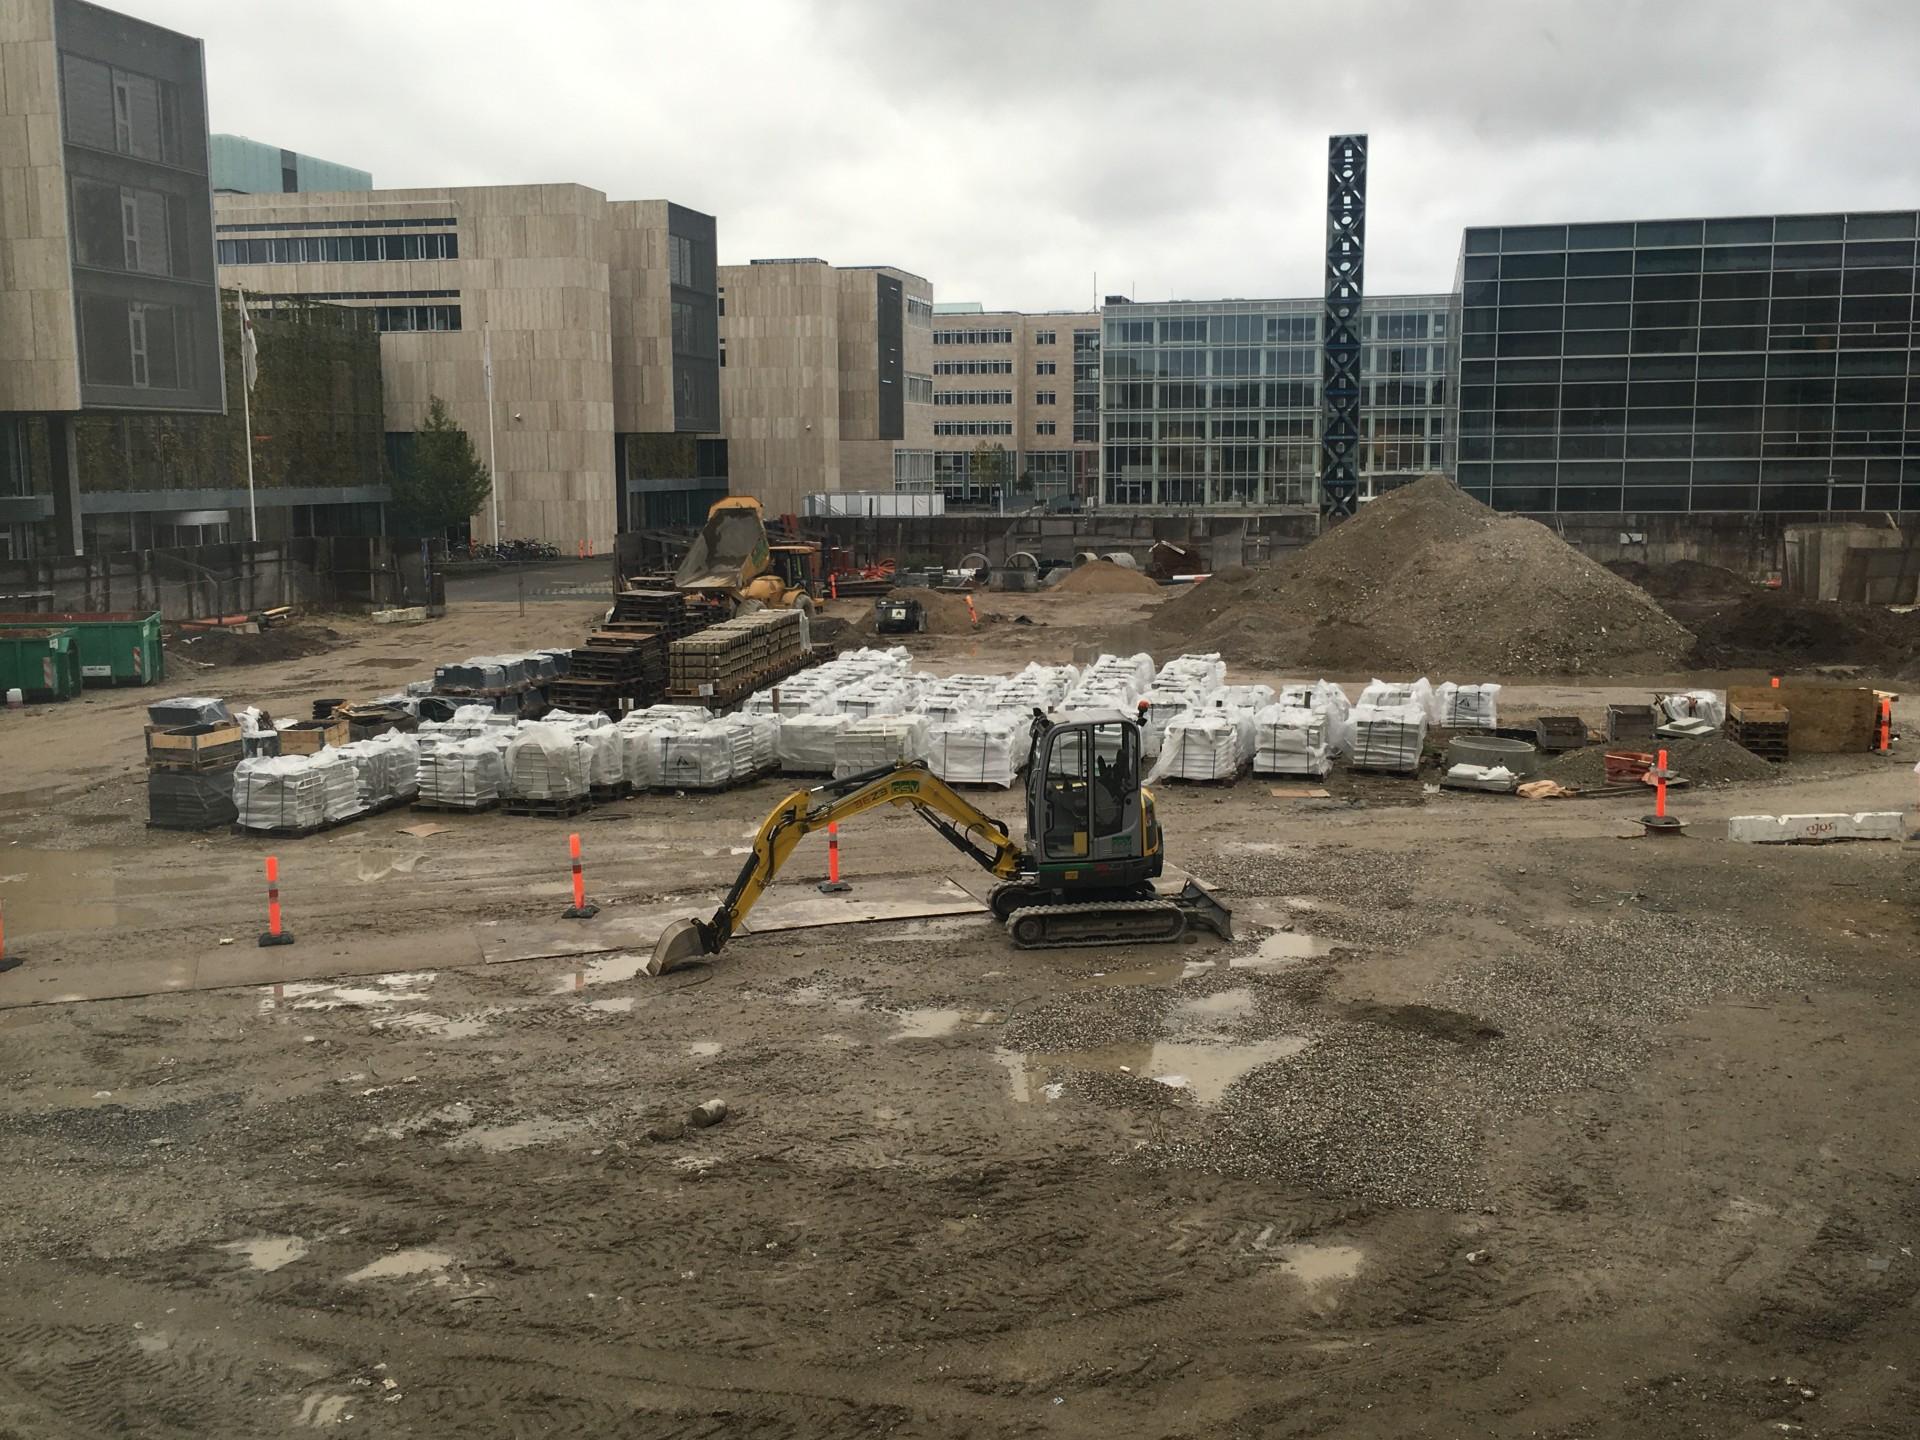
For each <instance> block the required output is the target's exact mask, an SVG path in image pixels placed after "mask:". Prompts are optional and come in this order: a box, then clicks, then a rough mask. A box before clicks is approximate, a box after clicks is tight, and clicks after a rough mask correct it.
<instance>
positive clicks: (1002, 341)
mask: <svg viewBox="0 0 1920 1440" xmlns="http://www.w3.org/2000/svg"><path fill="white" fill-rule="evenodd" d="M933 343H934V344H936V345H1011V344H1012V343H1013V331H1011V330H936V331H934V332H933Z"/></svg>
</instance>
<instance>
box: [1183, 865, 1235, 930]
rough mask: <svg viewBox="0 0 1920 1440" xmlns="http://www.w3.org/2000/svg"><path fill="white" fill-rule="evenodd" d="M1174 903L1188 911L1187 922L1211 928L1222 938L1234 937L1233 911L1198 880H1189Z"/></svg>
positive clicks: (1207, 928)
mask: <svg viewBox="0 0 1920 1440" xmlns="http://www.w3.org/2000/svg"><path fill="white" fill-rule="evenodd" d="M1174 904H1176V905H1178V906H1179V907H1180V908H1181V909H1182V910H1184V911H1186V912H1187V924H1188V925H1198V926H1200V927H1201V928H1202V929H1205V930H1211V931H1213V933H1214V934H1216V935H1218V936H1219V937H1220V938H1221V939H1222V940H1231V939H1233V912H1232V911H1231V910H1229V909H1228V908H1227V907H1226V906H1224V905H1222V904H1221V903H1220V902H1219V901H1218V900H1216V899H1215V898H1214V897H1213V894H1212V892H1211V891H1209V890H1208V889H1207V887H1206V886H1204V885H1202V884H1201V883H1200V882H1199V881H1198V880H1189V881H1187V883H1186V885H1185V886H1184V887H1183V888H1182V889H1181V891H1180V893H1179V894H1178V895H1176V896H1175V897H1174Z"/></svg>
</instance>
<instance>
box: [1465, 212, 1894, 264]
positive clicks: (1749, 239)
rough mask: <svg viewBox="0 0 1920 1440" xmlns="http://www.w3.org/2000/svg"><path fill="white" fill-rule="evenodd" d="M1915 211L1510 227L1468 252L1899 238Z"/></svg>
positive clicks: (1484, 235) (1469, 239)
mask: <svg viewBox="0 0 1920 1440" xmlns="http://www.w3.org/2000/svg"><path fill="white" fill-rule="evenodd" d="M1915 221H1916V215H1915V212H1914V211H1911V210H1883V211H1873V212H1868V213H1864V214H1858V215H1777V216H1776V215H1750V216H1741V217H1736V218H1730V219H1723V220H1642V221H1639V222H1637V223H1636V222H1634V221H1631V220H1628V221H1618V222H1612V223H1603V224H1591V225H1507V226H1493V227H1485V228H1478V229H1472V230H1468V231H1467V233H1466V236H1465V238H1464V247H1463V248H1464V249H1465V252H1466V253H1467V254H1468V255H1482V254H1494V253H1512V252H1514V251H1523V250H1608V249H1613V248H1615V247H1618V246H1632V245H1656V246H1657V245H1700V244H1706V245H1747V244H1755V243H1758V244H1766V243H1770V242H1780V243H1792V242H1795V241H1809V240H1898V239H1901V238H1910V237H1911V236H1912V235H1913V234H1914V227H1915Z"/></svg>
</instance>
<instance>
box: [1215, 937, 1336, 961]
mask: <svg viewBox="0 0 1920 1440" xmlns="http://www.w3.org/2000/svg"><path fill="white" fill-rule="evenodd" d="M1338 948H1339V946H1338V945H1337V944H1336V943H1335V942H1334V941H1332V940H1322V939H1321V938H1320V937H1319V936H1318V935H1308V934H1305V933H1303V932H1301V931H1298V930H1276V931H1274V932H1273V933H1272V934H1271V935H1268V936H1266V937H1265V938H1264V939H1263V940H1261V942H1260V944H1259V945H1258V946H1257V947H1255V949H1254V951H1253V953H1252V954H1251V955H1235V956H1233V957H1231V958H1230V959H1229V960H1228V961H1227V965H1228V967H1229V968H1230V969H1234V970H1290V969H1292V968H1293V967H1294V966H1296V965H1298V964H1299V963H1300V962H1301V961H1303V960H1317V959H1319V958H1320V957H1321V956H1324V955H1331V954H1332V953H1333V952H1334V951H1335V950H1336V949H1338Z"/></svg>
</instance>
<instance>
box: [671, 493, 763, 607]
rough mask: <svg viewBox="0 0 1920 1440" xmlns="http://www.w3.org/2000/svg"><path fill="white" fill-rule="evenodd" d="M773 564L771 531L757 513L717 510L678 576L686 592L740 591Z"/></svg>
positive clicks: (678, 585)
mask: <svg viewBox="0 0 1920 1440" xmlns="http://www.w3.org/2000/svg"><path fill="white" fill-rule="evenodd" d="M769 563H770V558H769V552H768V549H767V527H766V526H765V525H764V524H763V523H762V522H761V519H760V512H759V511H758V510H754V509H723V508H717V507H716V508H715V510H714V511H713V513H712V514H710V515H708V516H707V523H706V524H705V525H703V526H701V528H700V533H699V534H698V535H696V536H695V537H694V540H693V545H692V546H691V547H690V548H689V549H688V551H687V558H686V559H684V560H682V561H681V562H680V568H679V569H678V570H677V571H675V572H674V576H673V583H674V584H675V585H676V586H677V587H679V588H680V589H682V590H737V589H739V588H740V587H742V586H744V585H745V584H746V583H747V582H748V581H749V580H751V579H753V578H754V577H755V576H756V575H763V574H765V573H766V570H767V566H768V564H769Z"/></svg>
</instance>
